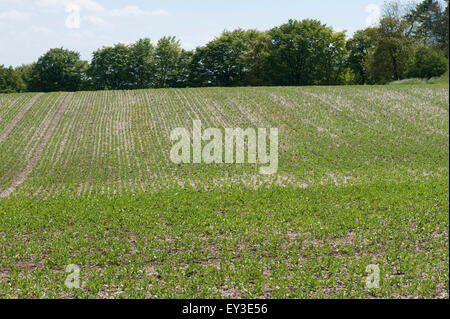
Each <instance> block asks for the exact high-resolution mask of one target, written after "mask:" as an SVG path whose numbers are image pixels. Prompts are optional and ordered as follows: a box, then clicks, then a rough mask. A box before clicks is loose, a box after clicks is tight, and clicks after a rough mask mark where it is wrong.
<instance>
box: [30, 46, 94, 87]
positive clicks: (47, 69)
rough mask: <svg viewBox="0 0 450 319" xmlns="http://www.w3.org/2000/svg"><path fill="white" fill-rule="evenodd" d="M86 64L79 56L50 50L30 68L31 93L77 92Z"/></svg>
mask: <svg viewBox="0 0 450 319" xmlns="http://www.w3.org/2000/svg"><path fill="white" fill-rule="evenodd" d="M87 67H88V63H87V62H86V61H82V60H81V59H80V54H79V53H78V52H75V51H70V50H65V49H62V48H61V49H51V50H50V51H48V52H47V53H45V54H44V55H43V56H41V57H40V58H39V59H38V61H37V62H36V65H34V67H33V68H32V75H31V80H30V86H31V87H30V89H31V90H32V91H43V92H52V91H78V90H79V89H80V86H81V84H82V81H83V77H84V75H85V73H86V71H87Z"/></svg>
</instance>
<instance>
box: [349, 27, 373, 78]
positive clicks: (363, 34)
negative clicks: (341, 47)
mask: <svg viewBox="0 0 450 319" xmlns="http://www.w3.org/2000/svg"><path fill="white" fill-rule="evenodd" d="M346 46H347V51H348V60H347V65H348V67H349V68H350V70H351V71H352V73H353V77H354V83H356V84H366V83H367V80H368V78H367V69H366V62H367V57H368V54H369V49H370V41H369V35H368V31H367V30H359V31H357V32H355V34H354V35H353V37H352V38H351V39H349V40H348V41H347V44H346Z"/></svg>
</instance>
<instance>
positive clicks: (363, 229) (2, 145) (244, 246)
mask: <svg viewBox="0 0 450 319" xmlns="http://www.w3.org/2000/svg"><path fill="white" fill-rule="evenodd" d="M194 120H200V121H201V122H202V126H203V128H209V127H215V128H220V129H224V128H236V127H240V128H243V129H245V128H259V127H261V128H272V127H273V128H278V129H279V167H278V172H277V174H274V175H268V176H266V175H260V174H259V166H258V165H257V164H220V165H219V164H174V163H172V161H171V160H170V150H171V148H172V145H173V141H171V139H170V135H171V132H172V130H174V129H175V128H180V127H181V128H187V129H188V130H192V126H193V121H194ZM448 193H449V89H448V86H447V85H433V86H432V85H399V86H395V85H393V86H361V87H358V86H355V87H302V88H293V87H284V88H280V87H274V88H268V87H263V88H203V89H162V90H136V91H104V92H77V93H48V94H32V93H27V94H3V95H0V298H448V297H449V277H448V274H449V194H448ZM68 265H77V266H78V267H79V269H80V276H81V287H80V288H68V287H67V286H66V285H65V280H66V279H67V276H68V274H67V273H66V272H65V270H66V267H67V266H68ZM369 265H376V266H377V267H379V269H380V286H379V287H378V288H371V289H368V288H367V286H366V278H367V276H368V273H367V271H366V270H367V267H368V266H369Z"/></svg>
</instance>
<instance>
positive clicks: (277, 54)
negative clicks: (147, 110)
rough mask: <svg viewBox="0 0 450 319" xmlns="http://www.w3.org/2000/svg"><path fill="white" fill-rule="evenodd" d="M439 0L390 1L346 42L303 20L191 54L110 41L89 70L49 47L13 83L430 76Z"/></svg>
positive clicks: (171, 42) (444, 27) (444, 14)
mask: <svg viewBox="0 0 450 319" xmlns="http://www.w3.org/2000/svg"><path fill="white" fill-rule="evenodd" d="M445 1H446V6H445V8H444V6H443V5H442V4H443V3H442V2H440V1H439V0H423V1H422V2H420V3H418V4H415V5H413V4H412V3H409V4H406V3H405V2H402V1H400V0H391V1H388V2H386V4H385V6H384V11H383V15H382V19H381V21H380V22H379V24H378V25H377V26H374V27H371V28H368V29H365V30H359V31H357V32H356V33H355V34H354V35H353V37H352V38H351V39H349V40H346V35H345V32H334V31H333V29H332V28H331V27H328V26H327V25H326V24H322V23H321V22H320V21H318V20H310V19H306V20H302V21H297V20H289V21H288V22H287V23H285V24H283V25H281V26H277V27H275V28H273V29H271V30H269V31H267V32H261V31H257V30H242V29H237V30H234V31H225V32H223V33H222V34H221V35H220V36H219V37H217V38H216V39H214V40H212V41H210V42H209V43H207V44H206V45H204V46H201V47H198V48H197V49H195V50H193V51H185V50H183V49H182V48H181V44H180V41H178V40H177V39H176V38H175V37H163V38H161V39H160V40H159V41H158V43H157V44H156V45H153V44H152V42H151V41H150V39H147V38H144V39H140V40H138V41H137V42H136V43H134V44H132V45H124V44H116V45H115V46H113V47H104V48H102V49H99V50H97V51H95V52H94V53H93V59H92V61H91V65H90V66H88V64H87V62H84V61H79V55H78V53H75V52H72V51H67V50H63V49H54V50H50V51H49V52H48V53H47V54H46V55H44V56H43V57H41V58H40V59H39V61H38V63H36V64H32V65H28V66H21V67H19V68H17V71H18V72H19V74H20V75H21V77H22V81H23V82H24V83H25V86H26V87H25V89H23V88H22V86H21V84H18V85H19V87H21V88H20V89H19V90H27V91H59V90H64V91H77V90H104V89H105V90H111V89H113V90H114V89H117V90H118V89H146V88H170V87H173V88H181V87H209V86H222V87H230V86H272V85H278V86H305V85H342V84H385V83H390V82H392V81H394V82H395V81H399V80H402V79H405V78H407V77H433V76H436V75H439V73H441V72H442V71H445V70H444V68H443V66H444V62H446V64H447V65H448V56H449V32H448V30H449V15H448V10H449V9H448V8H449V5H448V4H449V2H448V0H445ZM416 50H417V52H416ZM444 56H445V57H446V58H447V61H444V59H445V58H444ZM3 85H4V86H6V84H3ZM7 90H8V91H11V90H12V91H15V90H17V89H11V88H8V89H7ZM4 91H6V89H4Z"/></svg>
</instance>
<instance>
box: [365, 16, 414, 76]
mask: <svg viewBox="0 0 450 319" xmlns="http://www.w3.org/2000/svg"><path fill="white" fill-rule="evenodd" d="M406 29H407V25H406V23H405V21H403V20H397V19H394V18H389V17H388V18H383V19H382V20H381V21H380V25H379V26H378V27H376V28H371V29H368V34H369V39H370V43H371V49H370V53H369V55H368V59H367V64H366V67H367V72H368V75H369V78H370V81H372V82H374V83H387V82H389V81H394V80H400V79H402V78H404V77H405V75H406V70H407V68H408V65H409V64H410V63H411V60H412V57H413V52H414V41H413V39H411V37H409V36H408V35H407V34H406Z"/></svg>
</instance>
